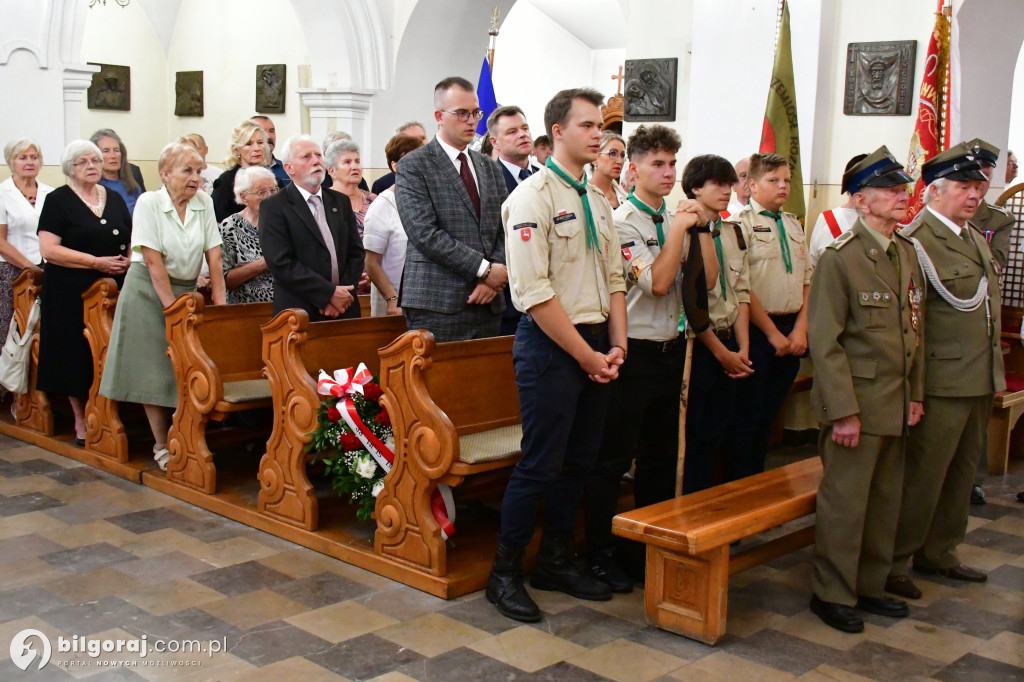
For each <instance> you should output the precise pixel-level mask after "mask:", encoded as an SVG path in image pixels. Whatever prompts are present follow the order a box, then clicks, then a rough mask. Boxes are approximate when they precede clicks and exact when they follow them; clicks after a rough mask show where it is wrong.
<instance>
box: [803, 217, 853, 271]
mask: <svg viewBox="0 0 1024 682" xmlns="http://www.w3.org/2000/svg"><path fill="white" fill-rule="evenodd" d="M832 215H834V216H835V218H836V222H837V223H839V234H846V233H847V232H849V231H850V230H852V229H853V226H854V225H855V224H856V223H857V209H855V208H844V207H842V206H839V207H837V208H833V209H832ZM834 239H835V237H833V236H832V230H831V229H830V228H829V226H828V223H827V222H825V214H824V212H822V213H821V214H819V215H818V219H817V220H816V221H815V223H814V227H813V228H812V229H811V241H810V244H809V246H808V247H807V249H808V252H809V253H810V256H811V265H812V266H813V267H818V259H819V258H821V254H823V253H825V249H827V248H828V245H829V244H831V243H832V241H833V240H834Z"/></svg>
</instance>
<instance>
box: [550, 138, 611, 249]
mask: <svg viewBox="0 0 1024 682" xmlns="http://www.w3.org/2000/svg"><path fill="white" fill-rule="evenodd" d="M544 165H545V166H547V167H548V168H550V169H551V170H553V171H554V172H555V175H557V176H558V177H560V178H562V179H563V180H565V181H566V182H567V183H569V186H570V187H572V188H573V189H574V190H576V193H577V194H579V195H580V201H581V202H582V203H583V213H584V215H586V216H587V248H588V249H592V248H596V249H597V252H598V253H601V245H600V244H599V243H598V241H597V226H596V225H595V224H594V212H593V211H591V210H590V198H589V197H587V174H586V173H584V174H583V181H582V182H576V181H575V180H573V179H572V178H571V177H569V174H568V173H566V172H565V171H564V170H562V169H561V168H559V167H558V166H557V165H555V162H554V159H552V158H551V157H550V156H549V157H548V160H547V161H545V162H544Z"/></svg>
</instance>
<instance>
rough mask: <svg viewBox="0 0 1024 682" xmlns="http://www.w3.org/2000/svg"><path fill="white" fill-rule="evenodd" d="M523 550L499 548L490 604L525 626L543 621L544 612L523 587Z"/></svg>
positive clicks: (489, 582) (490, 584)
mask: <svg viewBox="0 0 1024 682" xmlns="http://www.w3.org/2000/svg"><path fill="white" fill-rule="evenodd" d="M522 572H523V550H522V549H515V548H512V547H505V546H504V545H498V553H497V555H496V556H495V557H494V566H493V568H491V576H490V577H489V578H488V579H487V591H486V592H485V594H486V596H487V601H489V602H491V603H492V604H494V605H495V606H497V607H498V613H500V614H501V615H503V616H505V617H506V618H511V619H512V620H518V621H520V622H522V623H536V622H537V621H538V620H540V609H539V608H537V604H536V602H534V601H533V599H532V598H531V597H530V594H529V593H528V592H527V591H526V586H525V585H523V577H522Z"/></svg>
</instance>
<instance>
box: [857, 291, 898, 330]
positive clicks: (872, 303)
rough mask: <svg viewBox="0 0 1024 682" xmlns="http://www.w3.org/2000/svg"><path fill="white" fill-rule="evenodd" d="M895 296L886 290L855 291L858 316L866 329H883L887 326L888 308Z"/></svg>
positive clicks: (889, 314)
mask: <svg viewBox="0 0 1024 682" xmlns="http://www.w3.org/2000/svg"><path fill="white" fill-rule="evenodd" d="M894 299H895V296H894V295H893V294H892V293H890V292H888V291H878V290H871V291H868V290H861V291H858V292H857V303H858V304H859V305H858V309H859V310H860V313H861V314H860V315H859V317H860V318H861V322H862V324H863V326H864V329H865V330H867V331H872V332H878V331H885V330H886V329H887V328H888V326H889V318H890V316H891V312H890V309H891V308H892V306H893V305H894Z"/></svg>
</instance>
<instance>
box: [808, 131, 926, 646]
mask: <svg viewBox="0 0 1024 682" xmlns="http://www.w3.org/2000/svg"><path fill="white" fill-rule="evenodd" d="M910 181H911V178H910V176H909V175H907V174H906V173H904V172H903V166H901V165H900V164H899V163H897V161H896V159H894V158H893V156H892V154H890V153H889V150H888V149H886V148H885V147H881V148H880V149H878V150H877V151H875V152H874V153H873V154H871V155H869V156H867V157H866V158H864V159H862V160H861V161H860V162H859V163H857V164H855V165H854V166H852V167H851V168H850V169H848V170H847V172H846V173H844V174H843V184H844V185H849V188H850V195H851V196H850V198H851V200H852V201H853V204H854V206H855V208H856V209H857V212H858V214H860V216H861V217H860V219H858V221H857V222H856V223H855V224H854V226H853V229H852V230H851V231H849V232H847V233H844V234H843V235H841V236H840V237H839V238H838V239H836V240H835V241H834V242H832V244H830V245H829V247H828V248H826V249H825V251H824V253H823V254H822V256H821V260H820V261H819V262H818V268H817V270H815V272H814V280H813V281H812V282H811V293H810V305H809V308H808V324H809V329H808V339H809V341H810V348H811V357H812V358H814V370H815V374H814V387H813V389H812V394H811V400H812V404H813V406H814V409H815V411H816V412H817V415H818V421H819V422H820V423H822V424H823V425H824V428H823V429H822V432H821V438H820V441H819V443H820V450H821V459H822V463H823V464H824V465H825V476H824V478H823V479H822V482H821V486H820V487H819V488H818V507H817V518H816V523H815V545H814V574H813V577H812V579H811V582H812V585H813V587H814V596H813V597H812V598H811V611H813V612H814V613H816V614H817V615H818V616H819V617H820V618H821V619H822V620H823V621H825V622H826V623H827V624H829V625H831V626H832V627H834V628H836V629H838V630H843V631H845V632H860V631H861V630H863V629H864V622H863V620H862V619H861V617H860V615H858V614H857V612H856V611H854V610H853V608H852V607H853V606H854V605H856V606H857V608H859V609H863V610H865V611H868V612H870V613H876V614H879V615H883V616H891V617H895V618H902V617H904V616H906V615H907V612H908V609H907V603H906V602H905V601H901V600H899V599H891V598H888V597H885V596H884V594H883V591H884V590H883V588H884V586H885V578H886V576H887V575H888V573H889V562H890V561H891V559H892V548H893V542H894V541H895V537H896V521H897V519H898V518H899V510H900V495H901V492H902V485H903V458H904V445H905V436H906V433H907V426H908V425H910V426H913V425H914V424H916V423H917V422H918V421H920V419H921V412H922V409H923V408H922V405H921V401H922V400H923V397H924V382H923V379H924V346H923V344H922V343H921V340H922V339H921V334H922V333H923V330H922V329H921V304H922V302H921V296H922V292H923V290H924V289H923V287H924V276H923V275H922V273H921V270H920V267H919V265H918V262H917V254H916V253H915V252H914V246H913V244H911V242H910V241H909V240H908V239H906V238H904V237H902V236H900V234H899V233H898V232H893V229H894V228H895V227H896V224H897V223H898V222H900V221H901V220H904V219H906V216H907V206H908V204H909V201H910V198H909V196H908V195H907V192H906V189H905V185H906V183H908V182H910Z"/></svg>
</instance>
